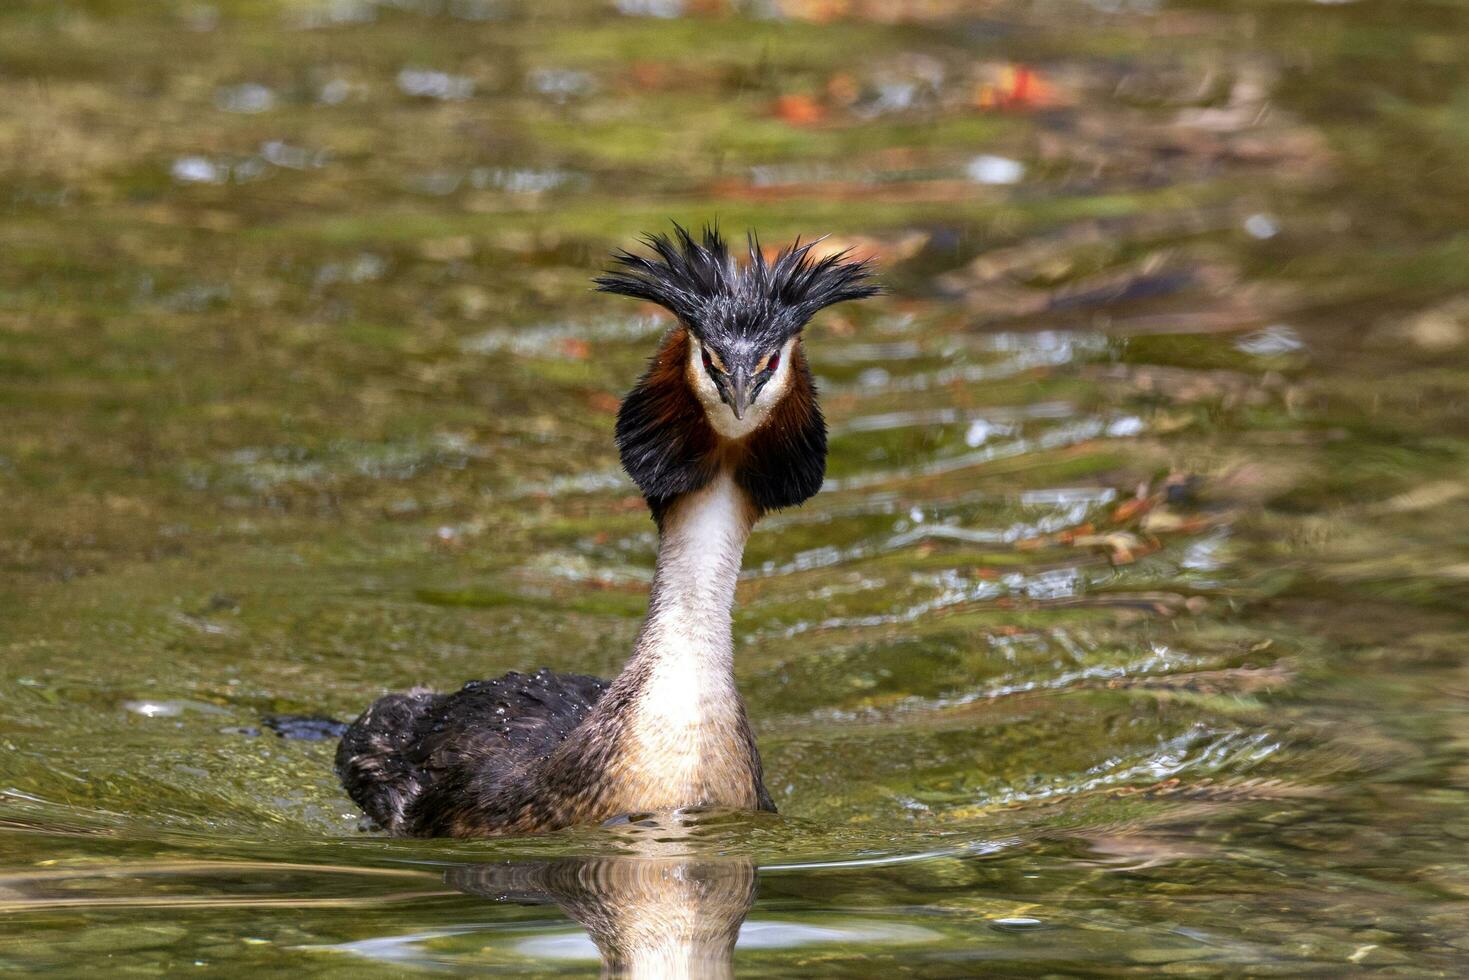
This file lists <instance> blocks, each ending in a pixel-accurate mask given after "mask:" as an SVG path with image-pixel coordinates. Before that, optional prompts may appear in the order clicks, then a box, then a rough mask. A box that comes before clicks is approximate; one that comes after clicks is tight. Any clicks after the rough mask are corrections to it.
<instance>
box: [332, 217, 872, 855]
mask: <svg viewBox="0 0 1469 980" xmlns="http://www.w3.org/2000/svg"><path fill="white" fill-rule="evenodd" d="M644 241H645V242H646V244H647V245H648V246H649V247H650V248H651V249H652V251H653V253H654V254H653V256H652V257H647V258H645V257H642V256H638V255H633V254H631V253H629V252H625V251H624V252H618V253H617V254H616V255H615V256H614V261H615V262H616V264H617V268H616V270H614V271H609V272H608V273H606V274H605V275H603V276H602V277H600V278H599V279H597V280H596V285H597V288H598V289H599V290H601V291H602V292H608V293H620V294H622V295H624V296H632V297H636V298H638V299H643V300H647V301H650V302H653V303H656V304H658V305H659V306H662V307H664V308H666V309H667V310H668V311H669V312H671V313H672V314H673V315H674V316H675V317H676V318H677V323H676V324H675V326H674V327H673V328H672V329H671V330H670V331H669V333H668V334H667V335H666V336H665V337H664V339H663V341H662V344H661V346H660V347H659V348H658V352H657V353H656V354H654V356H653V359H652V361H651V363H650V364H649V366H648V370H647V371H646V372H645V373H644V374H643V376H642V377H641V378H640V379H639V380H638V383H637V385H636V386H635V387H634V388H633V389H632V391H631V392H629V393H628V395H627V397H626V398H625V399H624V400H623V402H622V407H621V410H620V411H619V412H618V415H617V448H618V451H619V453H620V455H621V458H622V465H623V467H624V468H625V469H626V470H627V472H628V475H629V476H631V477H632V479H633V482H634V483H636V484H637V486H638V489H639V490H641V491H642V494H643V497H644V498H645V499H646V500H647V503H648V508H649V509H650V510H651V511H652V514H653V519H654V520H655V521H656V522H657V525H658V560H657V567H656V570H655V572H654V575H653V586H652V591H651V594H650V596H649V599H648V615H647V619H646V620H644V622H643V626H642V629H641V630H640V631H639V633H638V638H637V641H636V643H635V644H634V647H633V653H632V656H631V657H630V658H629V659H628V661H627V664H626V666H624V667H623V670H622V673H621V674H619V675H618V676H617V679H616V680H614V681H612V682H611V683H608V682H606V681H602V680H598V679H597V678H594V677H586V676H583V675H579V674H558V673H554V672H552V671H550V670H546V669H544V668H543V669H541V670H539V671H537V672H536V673H534V674H529V675H526V674H520V673H514V672H512V673H509V674H506V675H505V676H503V677H500V678H497V679H495V680H489V681H472V682H470V683H468V684H466V685H465V686H464V688H463V690H460V691H457V692H455V693H453V694H435V693H432V692H430V691H426V690H414V691H410V692H408V693H407V694H390V695H388V696H387V697H384V698H380V699H378V700H377V701H375V702H374V703H373V704H372V705H371V706H370V707H369V708H368V709H367V710H366V711H365V712H364V713H363V714H362V716H361V717H360V718H358V719H357V721H356V722H354V723H353V724H352V726H351V727H350V728H349V729H348V730H347V732H346V734H344V735H343V736H342V741H341V744H340V745H339V746H338V747H337V760H336V762H337V774H338V775H339V776H340V777H341V780H342V785H343V786H345V787H346V790H347V793H348V794H349V795H350V796H351V797H352V799H353V800H354V801H356V803H357V804H358V806H360V807H361V808H362V809H363V811H364V812H365V813H366V814H367V815H368V817H370V818H371V819H372V820H373V821H375V822H376V823H377V824H378V825H379V826H381V827H382V828H383V829H385V830H387V831H389V832H391V833H394V834H399V835H406V836H419V837H434V836H456V837H481V836H490V835H495V834H510V833H534V832H541V831H549V830H555V829H558V828H561V827H566V826H570V825H572V824H581V823H596V822H601V821H604V820H607V819H609V818H611V817H615V816H619V815H622V814H627V813H633V812H639V811H658V810H675V809H679V808H682V807H688V806H695V805H705V806H721V807H729V808H733V809H749V810H756V809H758V810H774V809H775V804H774V803H772V802H771V799H770V794H769V793H767V792H766V791H765V784H764V782H763V779H762V775H761V769H760V753H759V751H758V750H757V749H756V747H755V737H754V734H753V733H752V732H751V731H750V723H749V721H748V719H747V718H746V715H745V704H744V701H743V700H741V698H740V695H739V692H738V691H737V690H736V689H735V682H734V649H733V640H732V637H731V620H730V611H731V607H732V606H733V604H734V596H735V580H736V578H737V577H738V576H739V571H740V561H741V558H742V556H743V553H744V548H745V540H746V539H747V538H748V537H749V534H750V530H751V528H752V527H753V526H754V523H755V521H756V520H757V519H758V518H759V517H760V515H761V514H763V513H765V512H766V511H768V510H774V509H776V508H780V507H790V506H793V505H796V504H799V503H801V502H802V501H804V500H806V499H807V498H809V497H810V496H811V495H812V494H814V493H816V491H817V490H819V489H820V488H821V481H822V477H823V475H824V474H825V471H826V426H825V423H824V422H823V421H822V417H821V409H820V408H819V407H818V405H817V403H816V387H815V384H814V383H813V381H812V378H811V370H810V368H809V367H808V366H807V364H806V358H805V355H804V354H803V353H802V350H801V331H802V329H803V328H804V327H805V326H806V324H807V322H808V321H810V319H811V317H812V316H814V315H815V314H816V313H817V311H819V310H821V309H823V308H824V307H827V306H831V305H832V304H834V303H840V302H842V301H844V300H850V299H861V298H863V297H865V296H871V295H874V294H875V293H877V292H878V288H877V287H876V286H875V285H874V284H873V283H872V281H871V274H872V270H871V268H870V266H869V265H868V263H866V262H854V261H848V260H847V258H846V256H845V253H843V254H838V255H830V256H826V257H824V258H817V257H814V256H813V255H812V254H811V250H812V248H813V246H814V244H815V243H808V244H805V245H801V244H799V242H798V243H797V244H795V245H792V246H790V247H789V248H786V249H785V250H783V251H781V252H780V254H779V255H777V256H776V257H775V258H774V259H773V260H770V261H768V262H767V261H766V259H765V258H764V256H763V254H762V253H761V251H760V248H759V247H758V244H757V243H756V241H755V239H754V238H753V236H752V237H751V239H750V248H749V258H748V261H746V262H745V263H744V264H743V265H739V264H737V263H736V261H735V260H734V258H733V257H732V256H731V255H730V253H729V250H728V249H727V248H726V246H725V243H724V241H723V240H722V239H721V238H720V236H719V234H718V232H716V231H713V230H710V229H705V231H704V234H703V240H702V241H695V239H694V238H693V236H691V235H690V234H689V233H688V232H687V231H685V230H684V229H683V228H680V227H679V226H677V225H675V226H674V235H673V236H671V237H670V236H665V235H653V236H648V237H646V238H645V239H644Z"/></svg>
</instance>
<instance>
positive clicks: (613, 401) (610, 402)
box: [587, 391, 622, 415]
mask: <svg viewBox="0 0 1469 980" xmlns="http://www.w3.org/2000/svg"><path fill="white" fill-rule="evenodd" d="M587 404H588V405H590V406H591V408H592V410H593V411H597V412H603V413H605V414H607V415H615V414H616V413H617V409H618V408H620V407H621V405H622V402H621V401H620V400H619V399H618V397H617V396H616V395H614V394H612V393H611V392H606V391H594V392H592V393H591V394H590V395H588V396H587Z"/></svg>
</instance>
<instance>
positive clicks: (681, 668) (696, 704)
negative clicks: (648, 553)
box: [630, 473, 753, 719]
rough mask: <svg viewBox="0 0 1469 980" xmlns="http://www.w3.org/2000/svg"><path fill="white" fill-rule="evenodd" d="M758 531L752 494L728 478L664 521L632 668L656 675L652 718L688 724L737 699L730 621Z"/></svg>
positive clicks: (651, 687) (647, 691) (648, 690)
mask: <svg viewBox="0 0 1469 980" xmlns="http://www.w3.org/2000/svg"><path fill="white" fill-rule="evenodd" d="M752 523H753V515H752V514H751V512H750V505H749V503H748V501H747V499H746V497H745V494H744V492H743V491H742V490H740V489H739V487H738V486H736V485H735V482H734V480H733V479H732V478H731V477H730V476H729V475H728V474H727V473H721V474H720V475H719V476H717V477H716V478H715V479H714V480H712V481H711V482H710V483H709V484H708V485H707V486H705V487H704V488H703V489H701V490H697V491H695V492H694V493H691V494H689V495H688V496H686V497H684V498H683V499H681V500H679V501H678V502H677V503H676V504H674V505H673V506H672V507H671V508H670V509H669V511H668V513H667V514H666V515H665V516H664V520H663V533H662V536H661V538H660V540H659V545H658V566H657V570H656V571H655V572H654V575H653V590H652V594H651V596H650V597H649V601H648V618H647V621H646V622H645V623H644V624H643V630H642V633H641V634H639V636H638V643H637V648H636V649H635V651H634V653H633V661H632V663H633V664H636V666H637V668H638V669H639V670H647V671H649V675H648V678H647V681H646V684H647V686H646V687H645V688H644V695H645V701H644V704H645V707H646V709H647V710H650V711H655V712H657V713H659V714H664V715H666V716H668V717H670V718H671V719H674V718H682V717H685V716H687V715H688V714H689V713H690V712H693V711H696V710H699V709H700V707H701V703H702V702H705V701H708V700H709V699H717V698H720V697H724V696H727V695H729V694H732V693H733V690H734V648H733V640H732V637H731V634H730V629H731V618H730V615H731V609H732V607H733V606H734V597H735V583H736V581H737V580H738V578H739V574H740V561H741V559H742V558H743V556H744V552H745V541H746V540H747V539H748V538H749V536H750V528H751V525H752ZM630 666H631V665H630ZM704 707H707V705H705V706H704Z"/></svg>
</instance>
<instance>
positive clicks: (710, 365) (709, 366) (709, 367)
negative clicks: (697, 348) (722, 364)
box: [702, 347, 714, 371]
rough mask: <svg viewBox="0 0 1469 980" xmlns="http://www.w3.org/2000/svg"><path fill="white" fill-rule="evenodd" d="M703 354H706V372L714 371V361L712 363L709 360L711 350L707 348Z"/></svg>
mask: <svg viewBox="0 0 1469 980" xmlns="http://www.w3.org/2000/svg"><path fill="white" fill-rule="evenodd" d="M702 353H703V354H704V370H705V371H713V370H714V361H712V360H711V359H710V358H709V349H708V348H707V347H706V348H704V350H703V352H702Z"/></svg>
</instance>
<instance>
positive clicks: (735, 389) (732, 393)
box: [729, 367, 750, 419]
mask: <svg viewBox="0 0 1469 980" xmlns="http://www.w3.org/2000/svg"><path fill="white" fill-rule="evenodd" d="M749 407H750V372H749V370H748V369H746V368H742V367H738V368H735V369H734V373H732V374H731V375H730V376H729V408H730V411H732V412H734V417H735V418H737V419H742V418H744V417H745V411H746V410H747V409H748V408H749Z"/></svg>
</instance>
